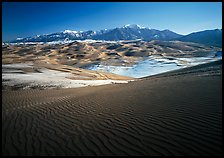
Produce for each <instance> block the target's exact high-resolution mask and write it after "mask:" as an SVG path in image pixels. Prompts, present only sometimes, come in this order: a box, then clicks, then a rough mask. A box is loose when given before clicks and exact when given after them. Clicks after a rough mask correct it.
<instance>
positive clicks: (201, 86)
mask: <svg viewBox="0 0 224 158" xmlns="http://www.w3.org/2000/svg"><path fill="white" fill-rule="evenodd" d="M221 68H222V62H220V61H216V62H212V63H210V64H203V65H201V66H196V67H191V68H188V69H184V70H178V71H173V72H171V73H165V75H164V74H162V75H156V77H155V76H152V77H147V78H143V79H141V80H138V81H133V82H130V83H128V84H114V85H104V86H98V87H84V88H77V89H72V88H70V89H47V90H38V89H30V90H20V91H9V90H3V91H2V103H3V104H2V154H3V155H59V156H60V155H61V156H65V155H75V156H78V155H79V156H83V155H85V156H86V155H89V156H90V155H93V156H94V155H98V156H102V155H110V156H111V155H132V156H134V155H148V156H157V155H162V156H168V155H169V156H172V155H175V156H181V155H187V156H198V155H200V156H208V155H211V156H213V155H215V156H221V155H222V89H221V86H222V76H221V74H222V70H221ZM213 72H215V73H213ZM183 73H184V75H183ZM200 74H202V75H200ZM203 74H206V75H203Z"/></svg>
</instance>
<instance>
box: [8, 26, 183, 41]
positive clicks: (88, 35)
mask: <svg viewBox="0 0 224 158" xmlns="http://www.w3.org/2000/svg"><path fill="white" fill-rule="evenodd" d="M181 36H182V35H179V34H177V33H175V32H172V31H170V30H163V31H160V30H156V29H150V28H146V27H141V26H139V25H135V24H128V25H124V26H123V27H120V28H114V29H104V30H99V31H92V30H89V31H72V30H65V31H62V32H57V33H52V34H45V35H36V36H34V37H26V38H17V39H15V40H13V41H11V43H19V42H53V41H66V40H67V41H68V40H86V39H93V40H108V41H117V40H135V39H142V40H146V41H149V40H170V39H175V38H179V37H181Z"/></svg>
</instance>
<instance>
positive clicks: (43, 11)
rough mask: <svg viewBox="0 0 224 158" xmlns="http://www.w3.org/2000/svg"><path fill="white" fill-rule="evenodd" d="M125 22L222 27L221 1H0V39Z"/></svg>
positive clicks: (180, 29)
mask: <svg viewBox="0 0 224 158" xmlns="http://www.w3.org/2000/svg"><path fill="white" fill-rule="evenodd" d="M125 24H138V25H140V26H144V27H149V28H154V29H158V30H164V29H169V30H171V31H174V32H176V33H180V34H184V35H185V34H189V33H192V32H196V31H202V30H206V29H216V28H219V29H220V28H222V2H197V3H196V2H139V3H137V2H66V3H65V2H2V33H3V41H7V40H12V39H15V38H17V37H28V36H33V35H39V34H48V33H54V32H60V31H63V30H66V29H70V30H82V31H86V30H100V29H105V28H107V29H110V28H115V27H121V26H123V25H125Z"/></svg>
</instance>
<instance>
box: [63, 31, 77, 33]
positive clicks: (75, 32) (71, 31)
mask: <svg viewBox="0 0 224 158" xmlns="http://www.w3.org/2000/svg"><path fill="white" fill-rule="evenodd" d="M63 33H78V31H72V30H65V31H63Z"/></svg>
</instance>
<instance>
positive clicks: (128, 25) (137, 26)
mask: <svg viewBox="0 0 224 158" xmlns="http://www.w3.org/2000/svg"><path fill="white" fill-rule="evenodd" d="M123 28H132V29H145V28H146V27H141V26H140V25H136V24H127V25H124V26H123Z"/></svg>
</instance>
